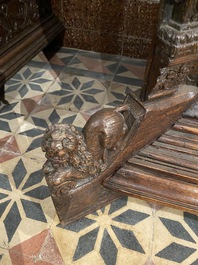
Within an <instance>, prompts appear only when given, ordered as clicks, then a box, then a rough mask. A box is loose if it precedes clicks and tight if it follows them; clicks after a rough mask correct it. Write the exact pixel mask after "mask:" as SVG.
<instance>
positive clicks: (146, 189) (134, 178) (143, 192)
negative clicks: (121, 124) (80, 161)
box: [104, 117, 198, 214]
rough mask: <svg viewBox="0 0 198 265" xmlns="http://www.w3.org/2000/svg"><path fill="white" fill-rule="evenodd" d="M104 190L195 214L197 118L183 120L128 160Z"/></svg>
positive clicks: (197, 193) (197, 196) (197, 195)
mask: <svg viewBox="0 0 198 265" xmlns="http://www.w3.org/2000/svg"><path fill="white" fill-rule="evenodd" d="M104 185H105V187H108V188H110V189H113V190H117V191H120V192H122V193H125V194H127V195H129V196H137V197H140V198H145V199H147V200H150V201H155V202H158V203H162V204H164V205H169V206H171V207H173V206H174V207H177V208H179V209H182V210H186V211H189V212H193V213H196V214H197V213H198V119H197V118H196V117H183V118H182V119H179V120H178V122H176V124H175V125H174V126H173V127H172V128H171V129H170V130H168V131H167V132H166V133H164V134H163V135H162V136H161V137H160V138H159V139H158V140H156V141H155V142H154V143H153V144H152V145H150V146H148V147H146V148H144V149H143V150H141V151H140V152H139V153H138V154H137V155H136V156H135V157H132V158H131V159H129V160H128V162H127V163H126V164H125V166H124V167H122V168H121V169H120V170H119V171H118V172H117V173H116V174H115V175H114V176H112V177H111V178H109V179H107V180H105V182H104Z"/></svg>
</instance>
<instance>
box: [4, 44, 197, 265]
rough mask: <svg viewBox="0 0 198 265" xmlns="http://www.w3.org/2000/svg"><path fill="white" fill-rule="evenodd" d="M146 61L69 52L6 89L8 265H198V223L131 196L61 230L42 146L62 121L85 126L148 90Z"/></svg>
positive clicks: (24, 72)
mask: <svg viewBox="0 0 198 265" xmlns="http://www.w3.org/2000/svg"><path fill="white" fill-rule="evenodd" d="M144 66H145V61H141V60H133V59H129V58H123V57H120V56H111V55H104V54H99V53H93V52H85V51H81V50H74V49H67V48H62V49H60V50H59V51H57V52H56V54H54V53H52V52H49V51H48V52H47V53H45V54H44V53H40V54H38V55H37V56H36V57H35V58H34V59H33V60H31V61H30V62H29V63H28V64H27V65H26V66H25V67H24V68H22V69H21V70H20V71H19V72H18V73H17V74H16V75H15V76H14V77H13V78H12V79H11V80H10V81H9V82H7V84H6V100H7V101H8V103H9V104H8V105H6V104H3V103H1V105H0V147H1V149H0V162H1V164H0V220H1V222H0V264H2V265H11V264H13V265H33V264H36V265H63V264H65V265H70V264H76V265H77V264H78V265H91V264H94V265H96V264H97V265H104V264H106V265H114V264H117V265H128V264H130V265H174V264H183V265H197V264H198V217H197V216H195V215H192V214H189V213H183V212H181V211H178V210H173V209H171V208H162V207H160V206H159V205H151V204H149V203H147V202H145V201H142V200H138V199H134V198H127V197H124V198H122V199H119V200H117V201H114V202H113V203H111V204H110V205H108V206H106V207H105V208H103V209H100V210H98V211H97V212H94V213H92V214H90V215H88V216H87V217H85V218H82V219H81V220H79V221H76V222H74V223H72V224H70V225H67V226H65V227H61V225H60V224H59V220H58V218H57V216H56V212H55V209H54V206H53V203H52V200H51V198H50V194H49V191H48V187H47V186H46V182H45V179H44V178H43V174H42V170H41V169H42V165H43V163H44V161H45V157H44V153H42V151H41V148H40V145H41V139H42V136H43V133H44V131H45V129H46V128H47V127H48V125H49V124H51V123H55V122H67V123H73V124H74V125H75V126H77V127H78V128H82V127H83V126H84V124H85V122H86V120H87V119H88V118H89V116H90V115H91V114H92V113H94V112H95V111H96V110H98V109H100V108H102V107H103V106H105V105H108V106H115V105H116V104H118V103H120V102H122V100H123V98H124V95H125V93H126V92H130V91H131V90H132V91H136V90H139V89H140V86H141V84H142V78H143V74H144Z"/></svg>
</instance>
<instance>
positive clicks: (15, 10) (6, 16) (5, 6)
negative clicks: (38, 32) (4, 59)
mask: <svg viewBox="0 0 198 265" xmlns="http://www.w3.org/2000/svg"><path fill="white" fill-rule="evenodd" d="M1 2H2V3H1V4H0V45H3V44H6V43H8V42H9V41H11V40H12V39H13V38H15V37H17V36H18V35H19V34H21V32H23V31H24V30H25V29H27V30H28V29H29V28H31V27H32V26H34V25H36V24H37V23H40V22H41V20H42V19H44V18H45V17H47V16H49V14H50V13H51V4H50V1H49V0H48V1H41V0H40V1H36V0H33V1H30V0H10V1H1Z"/></svg>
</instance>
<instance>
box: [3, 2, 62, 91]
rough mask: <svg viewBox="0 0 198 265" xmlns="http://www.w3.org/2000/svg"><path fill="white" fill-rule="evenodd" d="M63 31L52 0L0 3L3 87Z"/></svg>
mask: <svg viewBox="0 0 198 265" xmlns="http://www.w3.org/2000/svg"><path fill="white" fill-rule="evenodd" d="M61 31H62V24H61V23H60V22H59V21H58V19H57V18H56V17H55V16H54V15H53V13H52V8H51V1H50V0H44V1H41V0H7V1H0V88H1V91H2V89H3V85H4V83H5V81H6V80H8V79H9V78H10V77H11V76H12V75H13V74H15V73H16V72H17V71H18V70H19V69H20V68H21V67H22V66H23V65H24V64H25V63H26V62H27V61H29V60H30V59H31V58H32V57H33V56H35V55H36V54H37V53H38V52H39V51H41V50H42V49H43V48H44V47H45V46H46V45H47V44H48V43H49V42H50V41H51V40H52V39H53V38H54V37H56V36H57V35H58V34H59V33H60V32H61Z"/></svg>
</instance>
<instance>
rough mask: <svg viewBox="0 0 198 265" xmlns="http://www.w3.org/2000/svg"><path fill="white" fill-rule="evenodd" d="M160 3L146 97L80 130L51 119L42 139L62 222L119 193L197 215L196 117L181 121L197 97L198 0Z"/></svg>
mask: <svg viewBox="0 0 198 265" xmlns="http://www.w3.org/2000/svg"><path fill="white" fill-rule="evenodd" d="M160 5H161V8H160V19H159V21H160V23H159V27H158V30H157V33H156V36H155V39H154V43H153V48H152V50H151V56H150V58H149V60H148V62H147V68H146V73H145V78H144V86H143V88H142V92H141V97H140V98H137V97H136V95H132V94H130V95H127V96H126V99H125V101H124V102H123V104H122V105H120V106H118V107H116V108H114V109H102V110H100V111H98V112H96V113H95V114H94V115H92V116H91V118H90V119H89V120H88V122H87V123H86V125H85V127H84V129H83V133H79V132H78V131H77V130H76V129H75V128H74V126H71V125H68V124H54V125H52V126H51V127H50V128H49V129H48V130H47V131H46V133H45V135H44V137H43V143H42V148H43V151H44V152H46V158H47V161H46V163H45V165H44V167H43V171H44V174H45V177H46V180H47V183H48V185H49V188H50V191H51V194H52V198H53V201H54V205H55V207H56V210H57V213H58V215H59V218H60V221H61V222H62V223H63V224H67V223H69V222H71V221H74V220H76V219H78V218H80V217H82V216H84V215H86V214H88V213H90V212H92V211H94V210H96V209H98V208H100V207H102V206H104V205H106V204H107V203H109V202H110V201H112V200H114V199H116V198H118V197H119V196H121V195H122V194H128V195H130V196H134V195H135V196H139V197H143V198H147V199H148V198H149V199H150V200H153V201H160V202H163V203H165V204H167V205H173V206H177V207H181V208H185V209H187V210H189V211H193V212H196V211H197V212H198V208H197V206H198V197H197V194H198V186H197V184H198V183H197V177H196V176H197V175H198V174H197V173H198V168H197V164H196V162H197V150H196V148H197V143H198V139H197V130H198V126H197V116H196V117H194V116H191V117H190V118H189V117H188V118H186V117H185V116H183V118H181V116H182V115H183V114H184V113H185V111H186V110H187V109H189V108H190V107H191V106H192V105H193V104H195V103H196V101H197V100H198V88H197V86H196V84H197V60H198V50H197V47H198V38H197V36H198V32H197V29H198V17H197V14H198V0H193V1H192V0H185V1H183V0H182V1H179V0H175V1H168V3H167V1H165V0H164V1H161V3H160ZM191 113H194V112H193V111H191ZM180 118H181V119H180ZM181 132H182V133H183V132H184V133H185V136H186V137H189V139H188V138H187V139H181V138H182V136H181V135H180V134H181ZM180 136H181V137H180ZM157 139H158V140H157ZM173 153H174V155H173ZM189 154H190V155H189ZM191 156H192V157H191ZM179 157H182V159H179ZM180 160H181V163H182V164H181V165H179V163H180ZM188 163H190V164H189V165H188Z"/></svg>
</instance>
